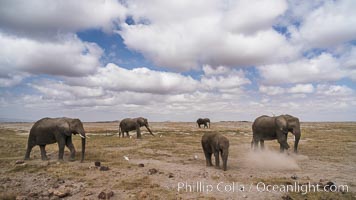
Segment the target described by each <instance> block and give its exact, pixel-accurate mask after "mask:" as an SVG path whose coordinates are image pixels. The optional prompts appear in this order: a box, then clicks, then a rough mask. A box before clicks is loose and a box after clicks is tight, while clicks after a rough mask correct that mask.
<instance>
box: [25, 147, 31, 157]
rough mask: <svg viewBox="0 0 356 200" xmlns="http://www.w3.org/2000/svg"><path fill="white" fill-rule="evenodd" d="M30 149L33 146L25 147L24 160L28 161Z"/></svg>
mask: <svg viewBox="0 0 356 200" xmlns="http://www.w3.org/2000/svg"><path fill="white" fill-rule="evenodd" d="M32 148H33V146H28V147H27V150H26V155H25V160H29V159H30V154H31V151H32Z"/></svg>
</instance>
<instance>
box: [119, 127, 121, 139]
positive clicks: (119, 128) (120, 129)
mask: <svg viewBox="0 0 356 200" xmlns="http://www.w3.org/2000/svg"><path fill="white" fill-rule="evenodd" d="M120 136H121V126H119V137H120Z"/></svg>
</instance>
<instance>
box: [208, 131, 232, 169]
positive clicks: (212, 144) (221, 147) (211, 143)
mask: <svg viewBox="0 0 356 200" xmlns="http://www.w3.org/2000/svg"><path fill="white" fill-rule="evenodd" d="M201 145H202V147H203V150H204V154H205V159H206V166H212V165H213V164H212V163H211V155H212V154H214V157H215V167H216V168H219V154H221V158H222V161H223V170H224V171H226V169H227V157H228V156H229V140H228V139H227V138H226V137H225V136H223V135H222V134H220V133H212V132H208V133H205V134H204V135H203V137H202V138H201Z"/></svg>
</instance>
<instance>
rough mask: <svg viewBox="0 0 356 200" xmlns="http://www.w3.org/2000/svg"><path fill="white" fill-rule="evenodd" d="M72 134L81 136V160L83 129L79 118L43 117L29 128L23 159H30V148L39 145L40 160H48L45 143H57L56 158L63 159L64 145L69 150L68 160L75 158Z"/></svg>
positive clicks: (83, 147)
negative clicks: (57, 151)
mask: <svg viewBox="0 0 356 200" xmlns="http://www.w3.org/2000/svg"><path fill="white" fill-rule="evenodd" d="M72 134H74V135H76V134H78V135H79V136H80V137H81V138H82V160H81V161H82V162H83V160H84V153H85V140H86V136H85V131H84V128H83V124H82V122H81V121H80V120H79V119H72V118H66V117H62V118H43V119H40V120H38V121H37V122H36V123H35V124H34V125H33V126H32V128H31V130H30V134H29V136H28V143H27V151H26V155H25V160H28V159H30V154H31V150H32V148H33V147H34V146H36V145H39V146H40V149H41V158H42V160H48V158H47V155H46V149H45V148H46V145H47V144H53V143H56V142H57V143H58V147H59V153H58V159H59V160H63V154H64V146H67V147H68V149H69V150H70V153H71V154H70V160H71V161H73V160H74V159H75V148H74V145H73V142H72Z"/></svg>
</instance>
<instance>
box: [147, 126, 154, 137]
mask: <svg viewBox="0 0 356 200" xmlns="http://www.w3.org/2000/svg"><path fill="white" fill-rule="evenodd" d="M146 128H147V130H148V132H150V134H151V135H153V133H152V131H151V129H150V127H149V126H148V125H147V126H146ZM153 136H155V135H153Z"/></svg>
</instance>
